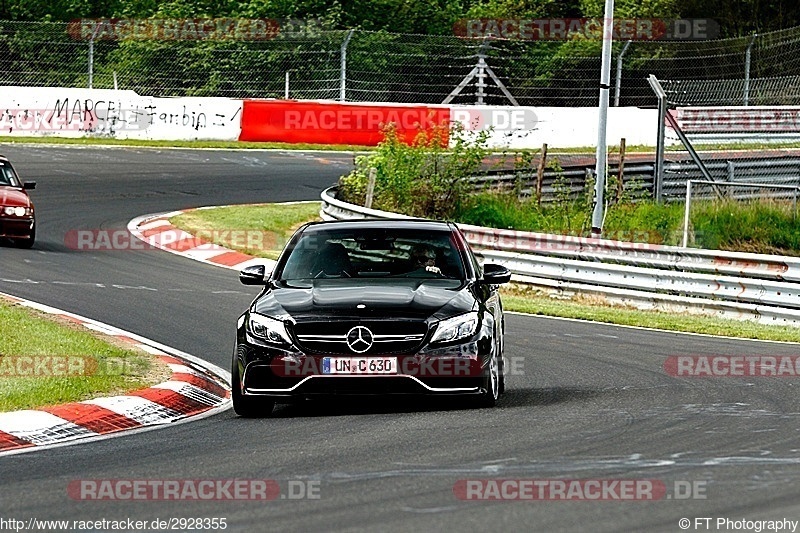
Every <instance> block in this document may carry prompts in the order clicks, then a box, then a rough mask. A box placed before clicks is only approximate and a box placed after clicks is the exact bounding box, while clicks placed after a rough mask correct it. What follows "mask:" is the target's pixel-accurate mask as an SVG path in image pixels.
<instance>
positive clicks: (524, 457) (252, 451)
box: [0, 145, 800, 531]
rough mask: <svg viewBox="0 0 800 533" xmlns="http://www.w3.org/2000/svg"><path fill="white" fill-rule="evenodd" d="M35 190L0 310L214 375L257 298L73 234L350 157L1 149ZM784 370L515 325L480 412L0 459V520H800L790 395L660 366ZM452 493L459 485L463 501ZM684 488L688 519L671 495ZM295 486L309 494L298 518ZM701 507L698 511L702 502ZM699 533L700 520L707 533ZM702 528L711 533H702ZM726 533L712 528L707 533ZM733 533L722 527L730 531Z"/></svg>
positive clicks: (251, 291)
mask: <svg viewBox="0 0 800 533" xmlns="http://www.w3.org/2000/svg"><path fill="white" fill-rule="evenodd" d="M0 153H4V154H5V155H7V156H9V157H10V158H11V160H12V162H13V163H14V165H15V166H16V168H17V170H18V172H19V173H20V174H21V175H22V177H23V179H26V180H36V181H37V182H38V185H37V189H36V190H35V191H33V198H34V202H35V204H36V208H37V217H38V220H39V229H38V231H39V234H38V241H37V244H36V246H35V247H34V248H33V249H32V250H19V249H15V248H8V247H3V248H0V291H2V292H8V293H11V294H14V295H17V296H20V297H23V298H29V299H32V300H35V301H39V302H42V303H46V304H49V305H52V306H55V307H59V308H62V309H65V310H67V311H71V312H74V313H78V314H81V315H84V316H87V317H90V318H94V319H97V320H102V321H104V322H107V323H109V324H112V325H115V326H118V327H121V328H125V329H127V330H130V331H133V332H135V333H137V334H140V335H143V336H145V337H149V338H151V339H154V340H156V341H159V342H161V343H164V344H167V345H170V346H173V347H175V348H177V349H179V350H183V351H186V352H188V353H191V354H193V355H196V356H198V357H201V358H203V359H206V360H208V361H211V362H213V363H215V364H217V365H219V366H221V367H223V368H229V366H230V365H229V361H230V352H231V348H232V345H233V339H234V332H235V323H236V318H237V317H238V315H239V313H240V312H241V311H242V310H243V309H244V308H245V307H246V306H247V304H248V303H249V301H250V300H251V299H252V297H253V296H254V295H255V294H256V292H257V290H256V289H255V288H251V287H245V286H243V285H240V284H239V282H238V280H237V276H236V273H235V272H233V271H230V270H226V269H222V268H217V267H213V266H209V265H204V264H200V263H197V262H193V261H190V260H187V259H183V258H180V257H177V256H174V255H171V254H168V253H165V252H161V251H116V252H108V251H105V252H86V251H78V250H74V249H70V248H69V247H67V246H66V245H65V235H66V233H67V232H68V231H70V230H76V229H115V228H116V229H124V228H125V226H126V224H127V222H128V221H129V220H130V219H131V218H133V217H135V216H138V215H142V214H147V213H155V212H163V211H171V210H175V209H183V208H187V207H196V206H202V205H216V204H231V203H252V202H275V201H288V200H311V199H315V198H317V196H318V193H319V191H320V190H321V189H323V188H324V187H325V186H327V185H330V184H331V183H333V182H334V181H335V180H336V178H337V177H338V176H339V175H340V174H341V173H343V172H345V171H346V170H347V169H348V168H350V166H351V165H352V156H348V155H313V156H312V155H307V154H306V155H303V154H290V153H285V152H266V151H264V152H261V151H210V150H197V151H192V150H170V151H162V150H155V149H130V148H127V149H125V148H91V149H87V148H65V147H40V146H17V145H5V146H2V147H0ZM687 354H688V355H716V354H722V355H759V354H760V355H796V354H798V347H797V346H796V345H788V344H777V343H761V342H749V341H736V340H728V339H714V338H709V337H703V336H694V335H681V334H674V333H662V332H652V331H644V330H638V329H632V328H620V327H614V326H609V325H599V324H590V323H582V322H576V321H566V320H554V319H546V318H536V317H525V316H519V315H509V316H508V317H507V333H506V356H507V357H509V358H510V359H511V360H513V361H514V362H515V363H514V364H515V365H516V367H517V371H516V372H515V373H514V374H513V375H511V376H509V377H508V378H507V394H506V396H505V397H504V398H503V399H502V401H501V404H500V405H499V406H498V407H497V408H495V409H490V410H471V409H463V408H461V407H460V405H459V404H458V403H455V402H452V401H436V402H431V401H419V402H413V403H410V404H409V403H406V402H376V401H372V400H369V401H363V402H345V401H337V402H325V403H308V404H303V405H297V406H281V407H279V409H278V410H277V411H276V413H275V415H274V416H273V417H272V418H266V419H259V420H247V419H239V418H237V417H236V416H235V415H234V414H233V412H232V411H230V410H229V411H227V412H224V413H222V414H220V415H217V416H214V417H210V418H206V419H203V420H200V421H197V422H192V423H188V424H182V425H178V426H174V427H166V428H163V429H159V430H156V431H150V432H144V433H138V434H133V435H129V436H123V437H119V438H112V439H108V440H104V441H101V442H93V443H87V444H81V445H74V446H67V447H61V448H55V449H49V450H40V451H35V452H32V453H26V454H21V455H16V456H7V457H2V458H0V518H3V519H9V518H13V519H18V520H25V521H27V520H28V519H29V518H37V519H50V520H58V519H61V520H65V519H66V520H70V521H72V520H101V519H106V520H125V519H128V518H131V519H134V520H148V521H151V520H153V519H156V518H159V519H163V520H167V519H169V518H190V517H193V518H225V519H226V520H227V524H228V530H232V531H267V530H270V531H310V530H349V531H356V530H370V531H374V530H380V531H409V530H416V531H428V530H438V531H445V530H447V531H451V530H461V531H491V530H499V531H503V530H508V531H513V530H523V531H557V530H570V531H578V530H583V531H618V530H627V531H632V530H640V531H645V530H648V531H650V530H657V531H681V528H679V525H678V524H679V519H681V518H689V519H690V520H692V527H691V529H690V530H691V531H694V530H695V527H694V525H695V523H694V519H695V518H697V517H710V518H712V522H711V527H710V528H709V529H708V530H709V531H715V530H718V529H714V526H715V525H716V519H717V518H729V519H732V520H742V519H744V520H782V519H790V520H799V519H800V438H798V437H800V432H799V430H800V424H798V422H800V398H798V383H800V381H798V379H800V378H706V379H697V378H695V379H678V378H674V377H671V376H669V375H667V373H666V372H665V371H664V369H663V364H664V361H665V359H666V358H667V357H668V356H670V355H687ZM554 478H559V479H564V480H575V479H581V480H591V479H603V480H605V479H608V480H655V481H657V482H658V483H663V484H664V485H665V486H666V488H667V490H668V492H669V493H670V496H672V497H671V498H664V499H662V500H659V501H569V502H568V501H504V502H498V501H463V500H461V499H459V498H458V497H457V496H456V495H455V493H454V490H453V489H454V486H456V485H457V484H458V483H459V480H500V479H506V480H509V479H510V480H516V479H538V480H543V479H554ZM109 479H112V480H120V479H135V480H183V479H195V480H196V479H213V480H230V479H270V480H275V481H277V482H278V484H279V485H280V488H281V493H282V495H283V496H287V497H286V498H283V499H282V498H280V497H279V498H277V499H276V500H274V501H267V502H264V501H230V500H215V501H202V502H198V501H80V500H75V499H73V498H71V497H70V494H69V493H68V491H67V487H68V485H69V483H70V482H72V481H75V480H109ZM461 483H463V481H461ZM693 483H694V484H695V486H696V487H698V490H697V491H696V492H695V494H694V496H695V497H689V498H686V499H683V498H682V496H684V495H687V496H688V494H684V493H682V492H680V491H677V492H676V489H675V487H676V486H677V487H679V488H680V487H686V486H690V485H691V484H693ZM290 485H291V486H292V487H294V489H293V490H295V492H294V494H299V492H297V487H301V488H311V487H314V489H313V490H315V491H317V490H318V496H319V497H318V498H315V499H306V498H303V499H293V498H290V497H288V496H291V495H292V493H291V490H292V489H290ZM697 496H703V498H699V497H697ZM703 524H704V523H703V522H700V525H701V526H702V525H703ZM699 529H700V530H706V529H705V528H704V527H700V528H699ZM719 530H721V529H719ZM728 530H729V531H732V530H733V529H730V528H729V529H728Z"/></svg>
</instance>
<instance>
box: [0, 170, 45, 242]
mask: <svg viewBox="0 0 800 533" xmlns="http://www.w3.org/2000/svg"><path fill="white" fill-rule="evenodd" d="M35 188H36V182H34V181H26V182H24V183H23V182H22V181H20V179H19V176H17V173H16V172H15V171H14V167H13V166H11V162H10V161H9V160H8V158H7V157H5V156H2V155H0V239H10V240H11V242H12V243H13V244H15V245H16V246H19V247H20V248H30V247H31V246H33V243H34V241H35V240H36V216H35V213H34V209H33V202H31V198H30V196H28V192H27V191H28V190H30V189H35Z"/></svg>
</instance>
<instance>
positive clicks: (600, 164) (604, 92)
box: [592, 0, 614, 239]
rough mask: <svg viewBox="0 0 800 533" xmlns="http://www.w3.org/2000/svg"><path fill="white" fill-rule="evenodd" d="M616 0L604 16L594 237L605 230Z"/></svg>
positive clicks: (607, 0) (608, 1)
mask: <svg viewBox="0 0 800 533" xmlns="http://www.w3.org/2000/svg"><path fill="white" fill-rule="evenodd" d="M613 26H614V0H606V6H605V15H604V18H603V61H602V63H601V66H600V102H599V105H598V115H599V116H598V119H597V155H596V158H597V166H596V168H595V174H596V179H597V181H596V182H595V188H594V191H595V194H594V210H593V212H592V237H594V238H596V239H598V238H600V235H601V234H602V232H603V219H604V218H605V198H604V193H605V188H606V163H607V161H606V158H607V157H608V153H607V152H608V150H607V148H606V130H607V128H608V91H609V89H610V88H611V86H610V85H609V83H610V82H611V44H612V41H613V34H612V31H613Z"/></svg>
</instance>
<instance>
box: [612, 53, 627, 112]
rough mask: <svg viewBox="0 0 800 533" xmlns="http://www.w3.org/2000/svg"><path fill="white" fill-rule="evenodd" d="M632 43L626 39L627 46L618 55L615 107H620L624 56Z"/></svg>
mask: <svg viewBox="0 0 800 533" xmlns="http://www.w3.org/2000/svg"><path fill="white" fill-rule="evenodd" d="M630 45H631V41H625V46H623V47H622V50H621V51H620V53H619V55H618V56H617V81H616V83H614V107H619V91H620V89H621V88H622V58H623V57H625V52H627V51H628V47H629V46H630Z"/></svg>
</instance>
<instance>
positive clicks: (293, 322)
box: [231, 220, 511, 416]
mask: <svg viewBox="0 0 800 533" xmlns="http://www.w3.org/2000/svg"><path fill="white" fill-rule="evenodd" d="M510 276H511V274H510V273H509V271H508V270H507V269H506V268H505V267H502V266H499V265H492V264H486V265H483V266H481V265H480V264H479V263H478V261H477V260H476V258H475V256H474V254H473V252H472V250H471V249H470V247H469V245H468V244H467V241H466V239H465V238H464V236H463V234H462V233H461V232H460V231H459V229H458V228H457V227H456V226H455V225H454V224H452V223H447V222H433V221H426V220H403V221H396V220H393V221H387V220H360V221H346V222H319V223H311V224H307V225H305V226H303V227H301V228H300V229H298V230H297V232H296V233H295V234H294V236H293V237H292V238H291V239H290V241H289V242H288V244H287V245H286V248H285V249H284V251H283V253H282V254H281V256H280V258H279V259H278V262H277V264H276V266H275V269H274V270H273V271H272V272H267V271H266V268H265V267H264V266H252V267H248V268H246V269H244V270H243V271H242V272H241V273H240V280H241V281H242V283H244V284H247V285H264V288H263V290H262V291H261V293H260V294H259V295H258V296H257V297H256V299H255V300H254V301H253V303H252V304H251V305H250V307H249V309H248V310H247V311H246V312H245V313H244V314H243V315H242V316H241V317H240V318H239V321H238V330H237V339H236V347H235V350H234V353H233V364H232V370H231V374H232V379H231V381H232V389H233V391H232V396H233V406H234V410H235V411H236V413H238V414H239V415H242V416H263V415H267V414H269V413H270V412H271V411H272V409H273V408H274V406H275V404H276V403H288V402H292V401H296V400H302V399H307V398H313V397H319V396H325V395H370V394H372V395H400V394H408V395H424V394H428V395H463V396H464V397H465V399H466V401H469V402H470V403H471V404H472V405H475V406H486V407H490V406H493V405H494V404H495V402H496V401H497V399H498V397H499V396H500V394H502V392H503V389H504V377H503V332H504V329H505V324H504V321H503V307H502V303H501V301H500V296H499V293H498V285H500V284H502V283H506V282H508V281H509V279H510Z"/></svg>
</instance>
